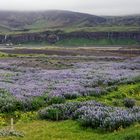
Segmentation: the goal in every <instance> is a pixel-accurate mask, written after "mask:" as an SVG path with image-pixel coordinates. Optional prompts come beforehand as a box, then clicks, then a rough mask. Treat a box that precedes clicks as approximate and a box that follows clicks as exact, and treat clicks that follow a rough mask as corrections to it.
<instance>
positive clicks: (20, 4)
mask: <svg viewBox="0 0 140 140" xmlns="http://www.w3.org/2000/svg"><path fill="white" fill-rule="evenodd" d="M50 9H58V10H70V11H78V12H83V13H91V14H95V15H128V14H140V0H0V10H21V11H24V10H50Z"/></svg>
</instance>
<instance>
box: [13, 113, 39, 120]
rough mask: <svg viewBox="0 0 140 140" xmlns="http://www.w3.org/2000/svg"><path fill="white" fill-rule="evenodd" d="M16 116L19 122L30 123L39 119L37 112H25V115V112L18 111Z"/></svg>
mask: <svg viewBox="0 0 140 140" xmlns="http://www.w3.org/2000/svg"><path fill="white" fill-rule="evenodd" d="M14 116H15V118H16V119H18V121H22V122H28V121H32V120H36V119H37V113H36V112H25V113H24V112H19V111H16V112H14Z"/></svg>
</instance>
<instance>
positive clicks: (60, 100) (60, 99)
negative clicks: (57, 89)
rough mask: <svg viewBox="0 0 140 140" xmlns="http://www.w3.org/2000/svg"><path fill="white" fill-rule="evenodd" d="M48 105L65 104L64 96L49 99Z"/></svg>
mask: <svg viewBox="0 0 140 140" xmlns="http://www.w3.org/2000/svg"><path fill="white" fill-rule="evenodd" d="M47 103H48V104H49V105H51V104H61V103H65V98H64V97H63V96H54V97H52V98H50V99H48V101H47Z"/></svg>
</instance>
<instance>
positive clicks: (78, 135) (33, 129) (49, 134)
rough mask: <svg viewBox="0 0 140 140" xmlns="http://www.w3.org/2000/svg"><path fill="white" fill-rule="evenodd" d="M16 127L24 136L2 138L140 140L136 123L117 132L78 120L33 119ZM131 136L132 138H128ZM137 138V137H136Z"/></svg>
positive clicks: (138, 126) (12, 139)
mask: <svg viewBox="0 0 140 140" xmlns="http://www.w3.org/2000/svg"><path fill="white" fill-rule="evenodd" d="M15 129H16V130H18V131H22V132H24V133H25V136H24V137H23V138H19V137H5V138H2V137H1V138H0V139H1V140H139V138H140V125H139V124H135V125H134V126H131V127H129V128H126V129H122V130H120V131H115V132H107V133H104V132H101V131H99V130H93V129H91V128H83V127H81V126H80V125H79V124H78V123H77V122H76V121H72V120H67V121H60V122H51V121H40V120H38V121H33V122H30V123H18V124H16V126H15ZM126 137H129V138H131V139H126ZM134 138H135V139H134Z"/></svg>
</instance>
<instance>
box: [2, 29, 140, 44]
mask: <svg viewBox="0 0 140 140" xmlns="http://www.w3.org/2000/svg"><path fill="white" fill-rule="evenodd" d="M70 38H86V39H134V40H136V41H140V32H139V31H137V32H71V33H64V32H62V31H54V32H52V31H46V32H40V33H24V34H11V35H0V43H13V44H18V43H25V42H39V41H40V42H41V41H48V42H49V43H55V42H57V41H58V40H63V39H70Z"/></svg>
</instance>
